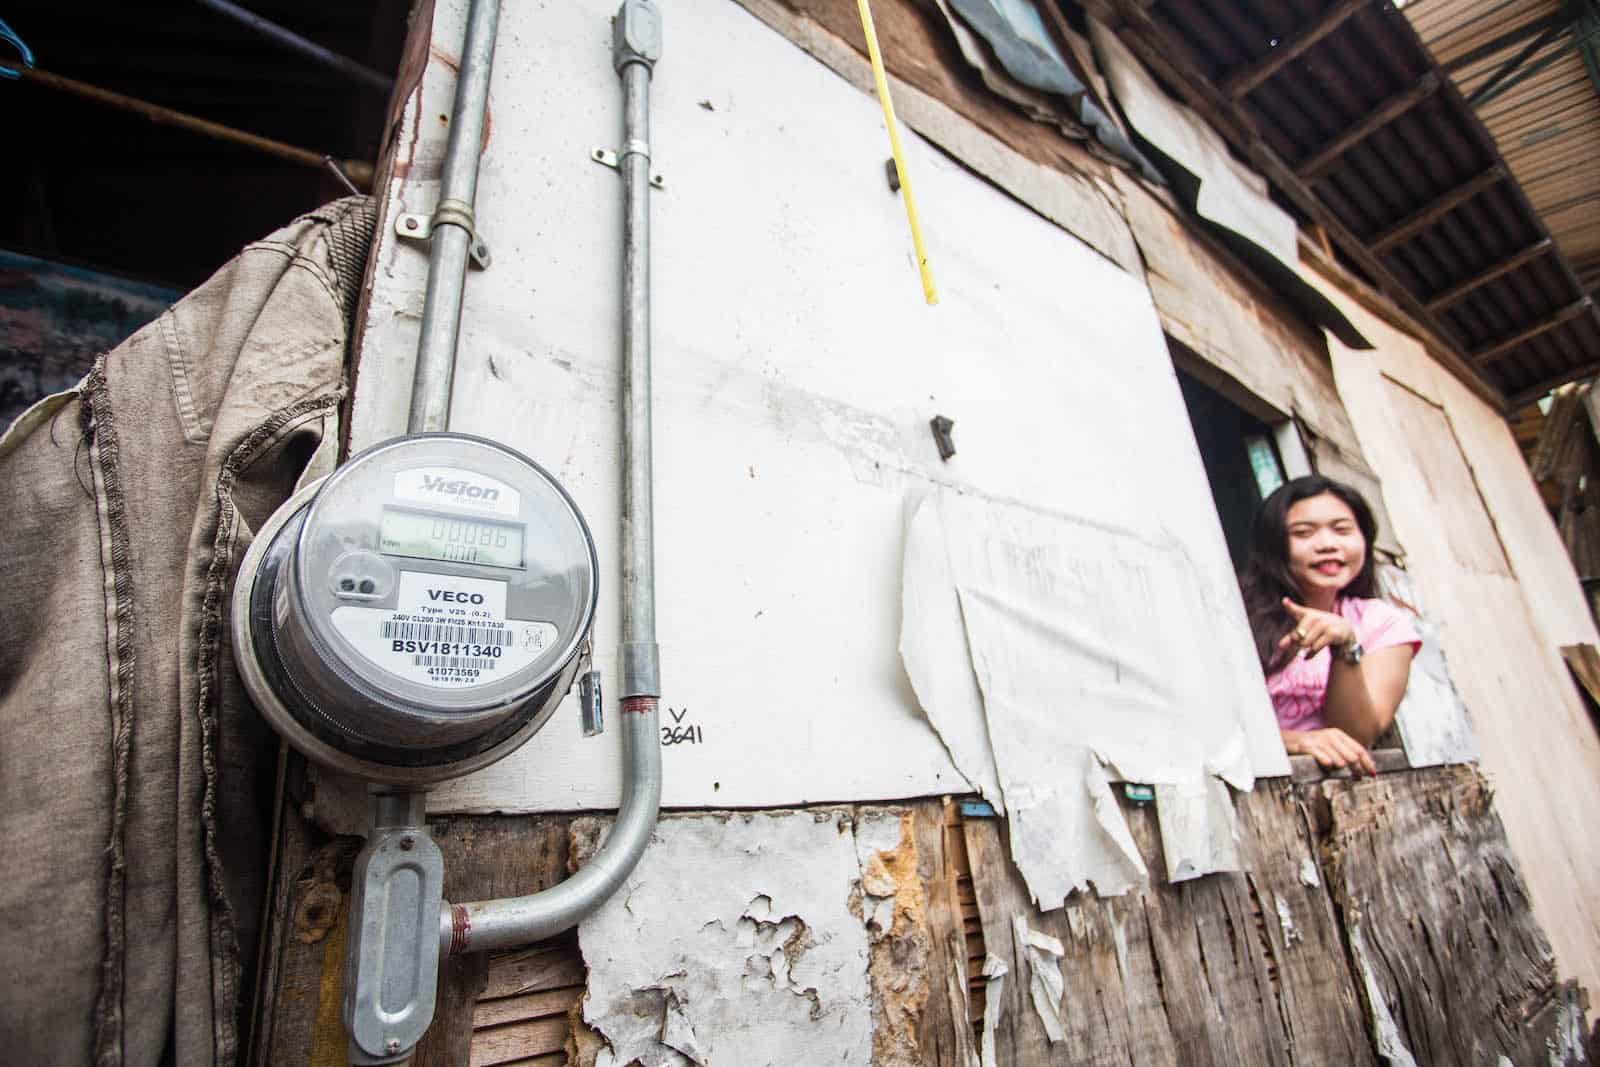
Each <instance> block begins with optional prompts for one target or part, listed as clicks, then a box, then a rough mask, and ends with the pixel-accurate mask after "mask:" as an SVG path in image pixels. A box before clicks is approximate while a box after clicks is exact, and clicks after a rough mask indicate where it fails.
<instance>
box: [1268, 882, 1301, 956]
mask: <svg viewBox="0 0 1600 1067" xmlns="http://www.w3.org/2000/svg"><path fill="white" fill-rule="evenodd" d="M1272 899H1273V900H1274V901H1275V902H1276V904H1277V908H1278V925H1279V926H1280V927H1282V929H1283V943H1284V944H1285V945H1292V944H1295V943H1296V942H1297V941H1299V940H1300V928H1299V927H1298V926H1296V925H1295V922H1294V912H1292V911H1290V910H1289V902H1288V901H1287V900H1284V899H1283V897H1281V896H1280V895H1278V894H1277V893H1274V894H1272Z"/></svg>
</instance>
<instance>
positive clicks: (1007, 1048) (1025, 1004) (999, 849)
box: [964, 819, 1055, 1064]
mask: <svg viewBox="0 0 1600 1067" xmlns="http://www.w3.org/2000/svg"><path fill="white" fill-rule="evenodd" d="M964 831H965V834H964V836H965V837H966V843H967V856H968V858H969V859H970V860H971V862H972V882H973V888H974V889H975V891H976V893H977V897H978V911H979V914H980V915H981V916H982V920H983V940H984V944H985V946H986V948H987V950H988V953H989V954H990V955H992V956H995V957H997V958H998V959H999V960H1001V961H1002V962H1003V963H1004V964H1005V965H1006V969H1007V973H1006V976H1005V981H1004V982H1003V983H1002V985H1001V990H1000V1003H1001V1009H1000V1010H1001V1014H1000V1021H999V1023H998V1024H997V1025H996V1027H995V1043H996V1047H997V1049H998V1050H999V1054H1000V1062H1001V1063H1017V1064H1024V1063H1027V1064H1034V1063H1040V1064H1042V1063H1052V1062H1055V1059H1054V1056H1053V1053H1052V1051H1051V1046H1050V1037H1049V1035H1048V1034H1046V1033H1045V1029H1044V1024H1043V1023H1042V1022H1040V1021H1039V1015H1038V1013H1037V1012H1035V1011H1034V1009H1033V1002H1032V999H1031V998H1030V997H1029V994H1028V974H1029V971H1028V962H1027V957H1026V956H1025V954H1024V952H1023V947H1022V946H1021V945H1018V944H1017V942H1016V935H1015V933H1014V931H1013V930H1012V926H1011V917H1012V916H1013V915H1026V916H1029V917H1030V921H1032V917H1034V916H1036V915H1037V912H1036V911H1035V910H1034V907H1033V901H1032V898H1030V897H1029V895H1028V890H1027V887H1026V886H1025V885H1024V884H1023V881H1022V876H1021V875H1020V874H1018V873H1017V868H1016V865H1015V864H1013V863H1012V862H1011V850H1010V848H1009V847H1008V845H1007V843H1006V841H1005V839H1004V834H1005V832H1006V831H1005V820H1003V819H968V820H967V822H966V826H965V828H964ZM1038 925H1039V927H1040V928H1041V929H1044V930H1045V932H1047V933H1050V934H1052V935H1053V934H1054V933H1055V930H1054V929H1053V927H1052V926H1050V925H1046V924H1044V923H1042V922H1041V923H1039V924H1038Z"/></svg>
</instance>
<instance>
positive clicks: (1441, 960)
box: [1318, 767, 1582, 1065]
mask: <svg viewBox="0 0 1600 1067" xmlns="http://www.w3.org/2000/svg"><path fill="white" fill-rule="evenodd" d="M1318 791H1319V792H1320V794H1321V797H1322V800H1323V802H1324V803H1323V805H1322V807H1321V816H1320V822H1321V827H1320V828H1321V829H1322V831H1323V836H1324V840H1325V842H1326V846H1325V847H1326V849H1327V856H1328V862H1327V864H1326V868H1325V869H1326V873H1327V878H1328V883H1329V887H1330V889H1331V890H1332V893H1333V899H1334V902H1335V904H1336V905H1337V907H1338V909H1339V911H1340V912H1341V914H1342V915H1343V918H1344V925H1345V930H1346V934H1347V936H1348V937H1349V938H1350V942H1351V945H1352V947H1353V948H1354V949H1355V951H1354V952H1353V959H1354V963H1355V966H1356V967H1357V969H1358V970H1361V971H1363V972H1364V973H1363V974H1361V975H1359V976H1358V978H1357V982H1356V986H1357V988H1358V989H1363V990H1375V991H1376V993H1377V996H1378V997H1379V998H1380V999H1381V1001H1382V1003H1381V1004H1373V1005H1371V1006H1370V1007H1371V1012H1372V1014H1373V1016H1374V1017H1376V1018H1378V1019H1383V1018H1385V1017H1387V1018H1390V1019H1392V1020H1393V1025H1394V1031H1395V1033H1396V1034H1397V1035H1398V1037H1399V1039H1400V1040H1401V1041H1402V1042H1403V1043H1404V1045H1405V1047H1406V1049H1408V1050H1409V1052H1410V1054H1411V1056H1412V1057H1413V1058H1414V1059H1415V1060H1416V1062H1417V1063H1425V1064H1432V1065H1447V1064H1462V1065H1467V1064H1483V1063H1496V1062H1503V1061H1504V1060H1509V1061H1510V1062H1512V1063H1516V1064H1523V1063H1546V1062H1557V1063H1560V1062H1565V1060H1566V1058H1567V1057H1568V1056H1570V1055H1572V1054H1573V1053H1574V1051H1575V1050H1574V1049H1572V1048H1570V1047H1563V1041H1562V1038H1561V1034H1562V1033H1564V1032H1566V1031H1567V1030H1569V1029H1570V1028H1569V1027H1568V1026H1567V1025H1566V1022H1567V1019H1568V1017H1570V1016H1571V1015H1572V1014H1573V1012H1574V1010H1575V1009H1574V1005H1573V1004H1572V1003H1571V1000H1570V994H1569V991H1568V990H1566V989H1564V988H1563V987H1562V985H1561V984H1560V983H1559V982H1558V980H1557V976H1556V969H1555V959H1554V958H1553V955H1552V953H1551V949H1550V944H1549V942H1548V941H1547V940H1546V939H1545V936H1544V933H1543V932H1542V931H1541V930H1540V928H1539V926H1538V925H1537V924H1536V923H1535V922H1534V920H1533V915H1532V911H1531V905H1530V902H1529V899H1528V892H1527V887H1526V886H1525V885H1524V884H1523V881H1522V877H1521V876H1520V875H1519V874H1518V873H1517V869H1516V865H1515V863H1514V861H1513V859H1512V857H1511V852H1510V849H1509V848H1508V846H1507V844H1506V838H1505V832H1504V830H1503V829H1502V828H1501V825H1500V819H1499V817H1498V816H1497V815H1496V814H1495V813H1494V810H1493V808H1492V807H1491V804H1490V799H1491V791H1490V788H1489V785H1488V783H1487V782H1486V781H1485V779H1484V778H1483V776H1482V775H1480V774H1479V773H1478V772H1477V771H1476V769H1474V768H1470V767H1454V768H1449V769H1447V770H1441V771H1439V772H1436V773H1434V774H1430V775H1394V776H1390V777H1384V778H1380V779H1378V780H1376V781H1367V782H1363V783H1360V784H1355V785H1339V786H1333V785H1324V786H1321V787H1319V789H1318ZM1369 996H1370V994H1369ZM1579 1018H1580V1019H1581V1015H1580V1016H1579ZM1581 1051H1582V1050H1581V1048H1580V1049H1577V1050H1576V1052H1577V1053H1578V1054H1581ZM1502 1058H1503V1059H1502Z"/></svg>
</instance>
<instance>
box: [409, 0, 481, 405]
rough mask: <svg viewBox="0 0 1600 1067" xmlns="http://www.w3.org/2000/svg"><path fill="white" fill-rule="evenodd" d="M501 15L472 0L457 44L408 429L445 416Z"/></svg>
mask: <svg viewBox="0 0 1600 1067" xmlns="http://www.w3.org/2000/svg"><path fill="white" fill-rule="evenodd" d="M499 21H500V0H472V8H471V10H470V11H468V13H467V36H466V40H465V42H464V43H463V44H462V46H461V74H460V77H459V78H458V79H457V81H456V99H455V105H454V107H453V110H452V114H451V116H450V140H449V142H448V144H447V145H446V147H445V157H444V172H443V174H442V175H441V176H440V180H439V202H438V204H437V205H436V206H435V207H434V209H433V237H432V245H433V247H432V251H431V253H430V258H429V261H428V288H427V291H426V292H425V294H424V295H423V298H422V327H421V336H420V337H419V338H418V340H417V368H416V371H415V373H414V375H413V377H412V380H411V381H412V384H411V412H410V416H409V418H408V419H407V421H406V430H407V432H409V433H431V432H434V431H437V430H444V429H446V428H447V427H448V425H449V422H450V388H451V385H452V383H453V381H454V378H455V371H456V338H457V337H458V336H459V335H460V332H461V303H462V300H461V294H462V291H463V290H464V289H465V287H466V279H467V260H468V258H469V257H470V255H471V252H472V245H473V242H475V241H476V240H477V239H478V235H477V221H476V220H475V219H474V217H473V214H472V205H473V202H474V201H475V199H476V198H477V194H478V158H479V154H480V152H481V148H480V146H481V145H482V144H483V124H484V118H485V116H486V114H487V113H488V104H489V75H490V73H491V72H492V70H493V68H494V38H495V30H496V27H497V26H498V24H499Z"/></svg>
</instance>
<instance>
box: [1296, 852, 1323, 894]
mask: <svg viewBox="0 0 1600 1067" xmlns="http://www.w3.org/2000/svg"><path fill="white" fill-rule="evenodd" d="M1300 884H1301V885H1303V886H1305V887H1307V888H1308V889H1315V888H1317V886H1319V885H1321V884H1322V879H1321V878H1320V877H1318V875H1317V865H1316V863H1315V862H1314V861H1313V860H1312V859H1311V857H1310V856H1307V857H1305V858H1304V859H1302V860H1301V861H1300Z"/></svg>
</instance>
